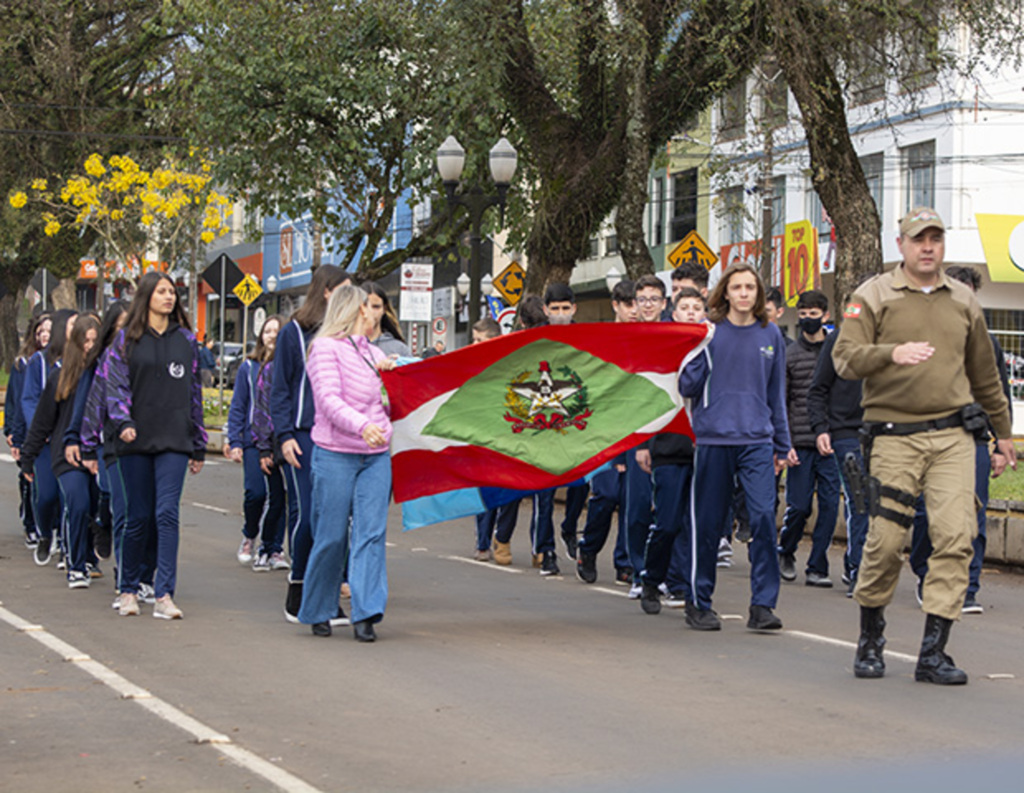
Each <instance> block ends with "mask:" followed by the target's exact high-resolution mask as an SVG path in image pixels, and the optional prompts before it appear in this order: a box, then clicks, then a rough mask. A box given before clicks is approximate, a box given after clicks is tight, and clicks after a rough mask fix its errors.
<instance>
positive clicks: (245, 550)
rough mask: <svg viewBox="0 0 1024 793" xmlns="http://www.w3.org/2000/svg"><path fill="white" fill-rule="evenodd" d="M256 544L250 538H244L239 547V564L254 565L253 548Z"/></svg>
mask: <svg viewBox="0 0 1024 793" xmlns="http://www.w3.org/2000/svg"><path fill="white" fill-rule="evenodd" d="M255 544H256V543H255V542H254V541H253V540H250V539H249V538H248V537H243V538H242V542H241V544H240V545H239V546H238V563H239V564H251V563H252V552H253V546H254V545H255Z"/></svg>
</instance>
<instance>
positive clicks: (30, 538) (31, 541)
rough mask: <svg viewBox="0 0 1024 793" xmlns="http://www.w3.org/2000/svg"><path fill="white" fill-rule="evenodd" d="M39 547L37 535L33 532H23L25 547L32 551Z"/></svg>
mask: <svg viewBox="0 0 1024 793" xmlns="http://www.w3.org/2000/svg"><path fill="white" fill-rule="evenodd" d="M38 546H39V535H38V534H36V533H35V531H27V532H25V547H26V548H28V549H29V550H30V551H34V550H35V549H36V548H37V547H38Z"/></svg>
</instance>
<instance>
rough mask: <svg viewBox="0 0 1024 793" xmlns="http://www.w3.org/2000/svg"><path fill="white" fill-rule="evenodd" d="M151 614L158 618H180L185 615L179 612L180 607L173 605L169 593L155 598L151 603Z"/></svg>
mask: <svg viewBox="0 0 1024 793" xmlns="http://www.w3.org/2000/svg"><path fill="white" fill-rule="evenodd" d="M153 616H154V617H156V618H157V619H158V620H180V619H181V618H182V617H184V616H185V615H184V614H182V613H181V609H180V608H178V607H177V606H175V605H174V601H173V600H171V596H170V595H164V596H163V597H162V598H157V601H156V603H154V604H153Z"/></svg>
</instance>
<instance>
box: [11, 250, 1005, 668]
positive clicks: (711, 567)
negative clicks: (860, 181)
mask: <svg viewBox="0 0 1024 793" xmlns="http://www.w3.org/2000/svg"><path fill="white" fill-rule="evenodd" d="M948 275H949V276H950V277H952V278H957V279H960V280H963V281H964V282H965V283H967V284H968V286H970V287H971V288H972V289H974V290H976V289H977V287H978V281H977V275H976V274H975V273H973V272H972V271H970V270H969V269H966V268H959V269H956V268H950V270H949V272H948ZM707 286H708V278H707V272H706V271H705V270H704V268H703V267H701V266H699V265H683V266H682V267H679V268H677V269H676V270H675V271H674V272H673V273H672V277H671V293H670V294H669V292H668V290H667V289H666V286H665V283H664V282H663V281H662V280H660V279H659V278H657V277H655V276H644V277H642V278H640V279H638V280H637V281H636V282H635V283H634V282H630V281H622V282H620V283H619V284H617V285H616V286H615V288H614V289H613V291H612V295H611V305H612V310H613V312H614V322H615V323H627V322H649V323H650V322H662V321H673V322H685V323H704V322H710V323H712V324H713V325H714V333H713V334H712V336H711V338H710V341H709V342H708V343H707V344H706V346H705V347H704V348H703V349H702V350H701V351H700V353H699V354H697V355H695V356H694V357H693V358H692V360H689V361H688V362H687V364H686V365H685V366H684V368H683V370H682V372H681V376H680V379H679V387H680V391H681V393H682V395H683V396H684V397H685V398H686V399H687V400H688V411H689V416H690V420H691V423H692V426H693V430H694V435H695V441H694V440H691V439H690V438H689V437H688V436H685V435H678V434H667V433H665V434H659V435H656V436H655V437H653V438H652V439H651V440H650V441H649V442H648V443H646V444H644V445H643V446H642V447H640V448H638V449H635V450H633V451H631V452H629V453H626V454H623V455H621V456H620V457H619V458H617V459H616V460H615V461H614V462H613V464H612V465H610V466H608V467H606V468H605V469H602V470H601V471H599V472H598V473H597V474H596V475H595V476H594V477H593V478H592V480H591V481H590V482H589V483H588V484H581V485H576V486H572V487H569V488H568V490H567V494H566V505H565V515H564V520H563V521H562V523H561V525H560V532H559V533H560V539H561V541H562V544H563V545H564V547H565V552H566V555H567V556H568V558H569V559H570V560H572V562H573V564H574V566H575V571H576V575H577V577H578V578H579V579H580V580H581V581H582V582H584V583H586V584H592V583H594V582H595V581H596V580H597V578H598V568H597V557H598V555H599V554H600V553H601V551H602V550H603V548H604V546H605V544H606V542H607V540H608V537H609V534H610V533H611V526H612V519H613V516H614V514H615V513H616V511H617V512H618V538H617V542H616V544H615V547H614V552H613V560H612V562H613V567H614V570H615V581H616V582H617V583H620V584H624V585H628V586H629V587H630V597H631V598H634V599H637V600H639V603H640V605H641V608H642V609H643V611H644V612H646V613H648V614H657V613H659V612H660V610H661V608H662V605H663V603H664V604H665V605H667V606H669V607H675V608H684V609H685V620H686V623H687V624H688V625H689V626H690V627H691V628H693V629H695V630H700V631H716V630H720V629H721V621H720V619H719V616H718V615H717V613H716V612H715V610H714V608H713V596H714V591H715V585H716V575H717V568H719V567H725V566H729V565H730V564H731V557H732V541H733V539H734V537H735V538H736V539H738V540H740V541H741V542H745V543H746V544H747V552H748V555H749V559H750V587H751V596H750V605H749V615H748V622H747V627H748V628H750V629H752V630H758V631H764V630H768V631H770V630H778V629H780V628H781V627H782V621H781V619H780V618H779V616H778V615H777V614H776V613H775V609H776V607H777V603H778V599H779V593H780V589H781V582H782V581H794V580H796V578H797V571H796V554H797V550H798V546H799V543H800V540H801V538H802V536H803V534H804V530H805V528H806V524H807V522H808V520H809V518H810V516H811V514H812V500H813V498H814V495H815V493H816V494H817V520H816V523H815V526H814V528H813V530H812V533H811V540H812V541H811V547H810V553H809V556H808V558H807V561H806V567H805V582H806V584H807V586H811V587H820V588H830V587H832V586H833V583H832V580H831V578H830V576H829V573H830V571H829V560H828V550H829V547H830V545H831V542H832V538H833V532H834V530H835V525H836V520H837V516H838V508H839V494H840V490H841V489H842V490H844V491H845V506H846V526H847V533H848V542H847V547H846V552H845V555H844V558H843V572H842V580H843V582H844V583H845V584H846V586H847V596H848V597H850V596H853V594H854V592H855V588H856V584H857V580H858V573H859V569H860V566H861V560H862V554H863V551H864V546H865V541H866V538H867V536H868V517H867V515H866V514H862V513H858V512H856V511H855V510H853V509H852V508H851V505H852V504H853V503H854V501H855V500H856V499H855V498H854V496H855V494H854V493H853V492H852V489H851V488H852V487H853V483H851V480H850V477H849V475H848V473H844V468H843V464H842V463H843V460H845V459H847V458H851V459H852V460H854V461H857V462H858V463H862V460H861V459H860V449H861V447H860V441H859V439H858V433H859V432H860V430H861V427H862V424H863V421H864V419H863V409H862V407H861V402H862V387H861V383H860V381H858V380H851V379H843V378H841V377H839V376H838V375H837V373H836V368H835V366H834V364H833V356H832V350H833V347H834V346H835V343H836V337H837V336H838V334H837V333H832V334H829V333H827V327H826V323H827V322H828V320H829V311H828V300H827V298H826V297H825V295H824V294H822V293H821V292H818V291H814V290H810V291H807V292H804V293H803V294H801V295H800V296H799V298H798V300H797V302H796V314H797V320H798V336H797V338H796V339H795V340H793V341H789V340H788V339H787V338H786V337H785V335H784V333H783V331H781V330H780V328H779V326H778V325H777V323H776V320H777V319H778V317H779V316H780V315H781V314H782V312H783V310H784V309H783V305H782V300H781V296H780V295H779V293H778V291H777V290H767V291H766V289H765V287H764V285H763V283H762V281H761V278H760V276H759V275H758V273H757V271H756V270H755V269H754V268H753V267H751V266H749V265H746V264H735V265H732V266H730V267H728V268H727V269H726V271H725V273H724V274H723V276H722V278H721V279H720V280H719V281H718V282H717V284H716V285H715V287H714V289H713V290H712V291H711V293H710V295H708V288H707ZM575 312H576V304H575V298H574V295H573V293H572V290H571V289H569V287H567V286H565V285H562V284H553V285H551V286H550V287H549V288H548V289H547V291H546V293H545V295H544V298H543V300H541V299H540V298H536V297H533V298H526V299H525V300H524V301H523V304H522V305H521V306H520V309H519V323H520V325H521V326H523V327H534V326H537V325H542V324H545V323H551V324H565V323H570V322H572V321H573V319H574V316H575ZM608 332H609V333H614V332H615V327H614V325H609V326H608ZM499 334H500V328H499V327H498V325H497V323H496V322H494V321H493V320H491V319H484V320H481V321H480V322H478V323H476V325H474V327H473V328H472V336H473V342H474V343H486V341H487V340H488V339H491V338H493V337H495V336H497V335H499ZM993 345H995V357H996V360H998V361H1002V354H1001V351H1000V350H999V349H998V345H996V344H995V341H994V340H993ZM409 354H410V353H409V349H408V347H407V346H406V345H405V343H404V341H403V340H402V334H401V331H400V329H399V326H398V323H397V320H396V318H395V315H394V312H393V310H392V309H391V306H390V304H389V301H388V298H387V295H386V293H385V292H384V290H383V289H381V288H380V287H379V286H378V285H376V284H373V283H367V284H364V285H363V286H362V287H356V286H354V285H352V283H351V281H350V278H349V275H348V274H347V273H345V272H344V271H343V270H341V269H339V268H337V267H334V266H331V265H325V266H322V267H320V268H318V269H317V270H316V271H315V273H314V275H313V277H312V280H311V283H310V286H309V288H308V291H307V294H306V297H305V300H304V301H303V303H302V305H301V307H300V308H299V309H298V310H297V311H296V312H295V313H294V314H293V315H292V316H291V317H290V318H286V317H283V316H279V315H275V316H272V317H269V318H268V319H267V320H266V321H265V322H264V324H263V326H262V328H261V329H260V331H259V338H258V340H257V342H256V345H255V348H254V350H253V351H252V353H251V354H250V355H249V357H248V358H247V360H246V361H245V362H244V363H243V365H242V366H241V367H240V368H239V370H238V375H237V379H236V381H235V387H234V392H233V398H232V401H231V407H230V412H229V417H228V422H227V426H226V433H225V440H224V445H223V453H224V456H225V458H226V459H228V460H231V461H234V462H236V463H240V464H241V465H242V466H243V472H244V473H243V482H244V491H243V515H244V521H243V526H242V538H241V541H240V545H239V547H238V550H237V559H238V561H239V562H240V563H242V564H245V565H251V567H252V570H254V571H256V572H266V571H273V570H287V571H288V588H287V594H286V598H285V604H284V613H285V617H286V619H288V620H289V621H291V622H296V623H299V622H301V623H304V624H308V625H310V626H311V627H312V631H313V633H314V634H315V635H317V636H330V635H331V634H332V628H333V627H338V626H339V625H348V624H351V625H352V627H353V635H354V637H355V638H356V639H357V640H358V641H363V642H370V641H374V640H375V638H376V633H375V629H374V626H375V625H376V624H377V623H379V622H380V621H381V619H382V618H383V615H384V612H385V608H386V604H387V596H388V584H387V573H386V564H385V533H386V526H387V512H388V503H389V499H390V492H391V468H390V464H389V456H388V447H389V442H390V436H391V423H390V420H389V414H388V404H387V398H386V393H385V391H384V388H383V385H382V380H381V375H380V372H381V371H382V370H386V369H389V368H392V367H394V366H395V365H399V364H401V363H404V362H405V361H406V360H407V359H408V356H409ZM207 357H208V355H207V354H206V353H205V351H204V350H202V348H201V347H200V345H199V343H198V342H197V339H196V337H195V335H194V334H193V333H192V331H191V330H190V327H189V322H188V318H187V317H186V315H185V313H184V311H183V309H182V307H181V303H180V300H179V297H178V294H177V292H176V290H175V287H174V284H173V283H172V282H171V280H170V279H169V278H168V277H167V276H166V275H163V274H160V273H147V274H146V275H144V276H143V277H142V278H141V279H140V282H139V284H138V287H137V290H136V292H135V295H134V298H133V300H132V301H131V303H130V304H127V303H121V302H116V303H114V304H112V305H111V306H110V307H109V308H108V310H107V311H106V312H105V314H104V316H103V317H102V318H101V317H99V316H97V315H96V314H94V313H92V312H83V313H75V312H71V311H57V312H54V313H53V314H52V315H50V314H40V315H38V316H36V317H34V318H33V320H32V322H31V323H30V326H29V328H28V330H27V333H26V335H25V340H24V345H23V347H22V349H21V351H20V354H19V356H18V358H17V361H16V363H15V365H14V367H13V369H12V372H11V378H10V383H9V386H8V392H7V403H6V413H5V427H4V433H5V436H6V438H7V441H8V444H9V446H10V447H11V450H12V455H13V456H14V458H15V459H16V460H17V461H18V463H19V469H20V470H19V480H20V494H21V515H22V521H23V525H24V531H25V544H26V546H28V547H29V548H31V549H33V555H34V558H35V561H36V563H37V564H39V565H47V564H49V563H50V562H51V560H52V559H54V558H57V559H59V563H58V567H60V568H61V569H62V570H63V571H64V574H65V577H66V581H67V585H68V587H70V588H71V589H78V588H84V587H88V586H89V585H90V582H91V581H92V580H93V579H95V578H98V577H101V576H102V575H103V573H102V572H101V570H100V567H99V562H100V559H105V558H109V557H111V556H112V557H113V565H114V573H113V575H114V588H115V590H116V593H117V597H116V599H115V600H114V604H113V605H114V608H115V609H117V611H118V613H119V614H120V615H122V616H133V615H138V614H139V613H140V610H141V606H140V603H142V604H152V606H153V610H152V613H153V615H154V616H155V617H158V618H163V619H181V618H182V616H183V614H182V612H181V610H180V609H179V608H178V607H177V606H176V605H175V603H174V600H173V596H174V594H175V590H176V578H177V576H176V573H177V556H178V542H179V514H178V511H179V502H180V498H181V491H182V487H183V483H184V478H185V474H186V472H187V471H188V472H191V473H193V474H198V473H199V472H200V470H201V469H202V467H203V460H204V456H205V451H206V446H207V434H206V430H205V428H204V422H203V404H202V385H201V383H202V374H201V371H202V370H203V369H204V368H205V367H208V366H209V364H208V362H206V363H205V364H204V361H205V359H206V358H207ZM1002 369H1003V370H1004V371H1001V375H1002V377H1003V386H1004V390H1005V391H1006V392H1007V398H1008V396H1009V395H1008V381H1007V379H1006V373H1005V367H1002ZM978 449H979V451H978V461H979V464H978V470H979V474H978V479H977V488H978V495H979V497H980V499H981V503H982V504H984V503H985V501H986V500H987V473H988V471H987V468H986V467H984V466H983V463H985V462H986V461H987V459H988V453H987V452H988V445H987V442H986V441H984V439H982V438H981V437H980V436H979V441H978ZM787 469H788V473H787V474H786V477H785V512H784V517H783V520H782V527H781V533H779V531H778V528H777V524H776V514H777V511H778V506H779V503H778V499H779V496H778V493H779V489H780V488H779V485H780V476H781V474H782V472H783V470H787ZM531 498H532V517H531V521H530V539H531V550H532V561H533V564H534V565H535V566H536V567H538V568H539V570H540V574H541V575H556V574H558V573H559V572H560V570H559V566H558V554H557V552H556V538H555V528H554V506H553V505H554V490H547V491H541V492H538V493H535V494H533V495H532V497H531ZM584 506H586V507H587V509H586V519H585V521H584V525H583V527H582V531H580V530H579V528H578V522H579V519H580V518H581V516H582V515H583V511H584ZM916 506H917V515H916V519H915V532H914V553H913V556H912V561H913V568H914V572H915V573H916V574H917V576H918V579H919V580H918V587H917V589H918V593H919V598H920V596H921V594H920V593H921V585H922V582H924V580H925V577H926V575H927V571H928V559H929V554H930V552H931V549H930V547H929V542H928V540H929V537H928V518H927V514H926V512H925V509H924V503H923V499H921V498H918V502H917V505H916ZM519 508H520V504H519V502H516V503H513V504H509V505H506V506H503V507H500V508H497V509H494V510H490V511H488V512H486V513H483V514H481V515H479V516H477V532H476V546H475V552H474V558H475V559H476V560H477V561H480V562H490V561H493V562H494V563H496V564H499V565H510V564H511V563H512V553H511V538H512V534H513V531H514V529H515V525H516V518H517V516H518V513H519ZM977 518H978V533H977V538H976V540H975V543H974V560H973V562H972V563H971V566H970V583H969V586H968V589H967V595H966V598H965V599H964V600H963V607H962V611H963V612H964V613H980V612H981V610H982V609H981V605H980V604H979V603H978V600H977V593H978V589H979V585H980V584H979V574H980V569H981V560H982V558H983V554H984V545H985V542H984V540H985V524H984V508H982V509H980V510H979V511H978V513H977ZM286 540H287V542H286ZM286 546H287V549H288V552H289V556H290V559H289V558H287V557H286V556H285V548H286ZM346 597H350V598H351V618H350V617H349V616H348V615H346V613H345V610H344V609H343V608H342V606H341V602H342V599H343V598H346ZM879 630H880V628H879ZM878 652H879V657H880V650H879V651H878Z"/></svg>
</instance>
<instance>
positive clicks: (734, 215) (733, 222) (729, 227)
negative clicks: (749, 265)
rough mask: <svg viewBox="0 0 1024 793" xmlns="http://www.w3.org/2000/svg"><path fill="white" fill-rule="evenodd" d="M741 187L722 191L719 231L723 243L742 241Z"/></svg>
mask: <svg viewBox="0 0 1024 793" xmlns="http://www.w3.org/2000/svg"><path fill="white" fill-rule="evenodd" d="M745 214H746V213H745V211H744V208H743V187H742V185H738V186H736V187H729V188H727V189H725V190H723V191H722V208H721V212H720V214H719V222H720V225H719V233H720V235H721V237H722V242H723V244H725V245H732V244H734V243H737V242H743V241H744V240H745V238H746V235H745V234H744V231H743V227H744V223H743V220H744V216H745Z"/></svg>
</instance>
